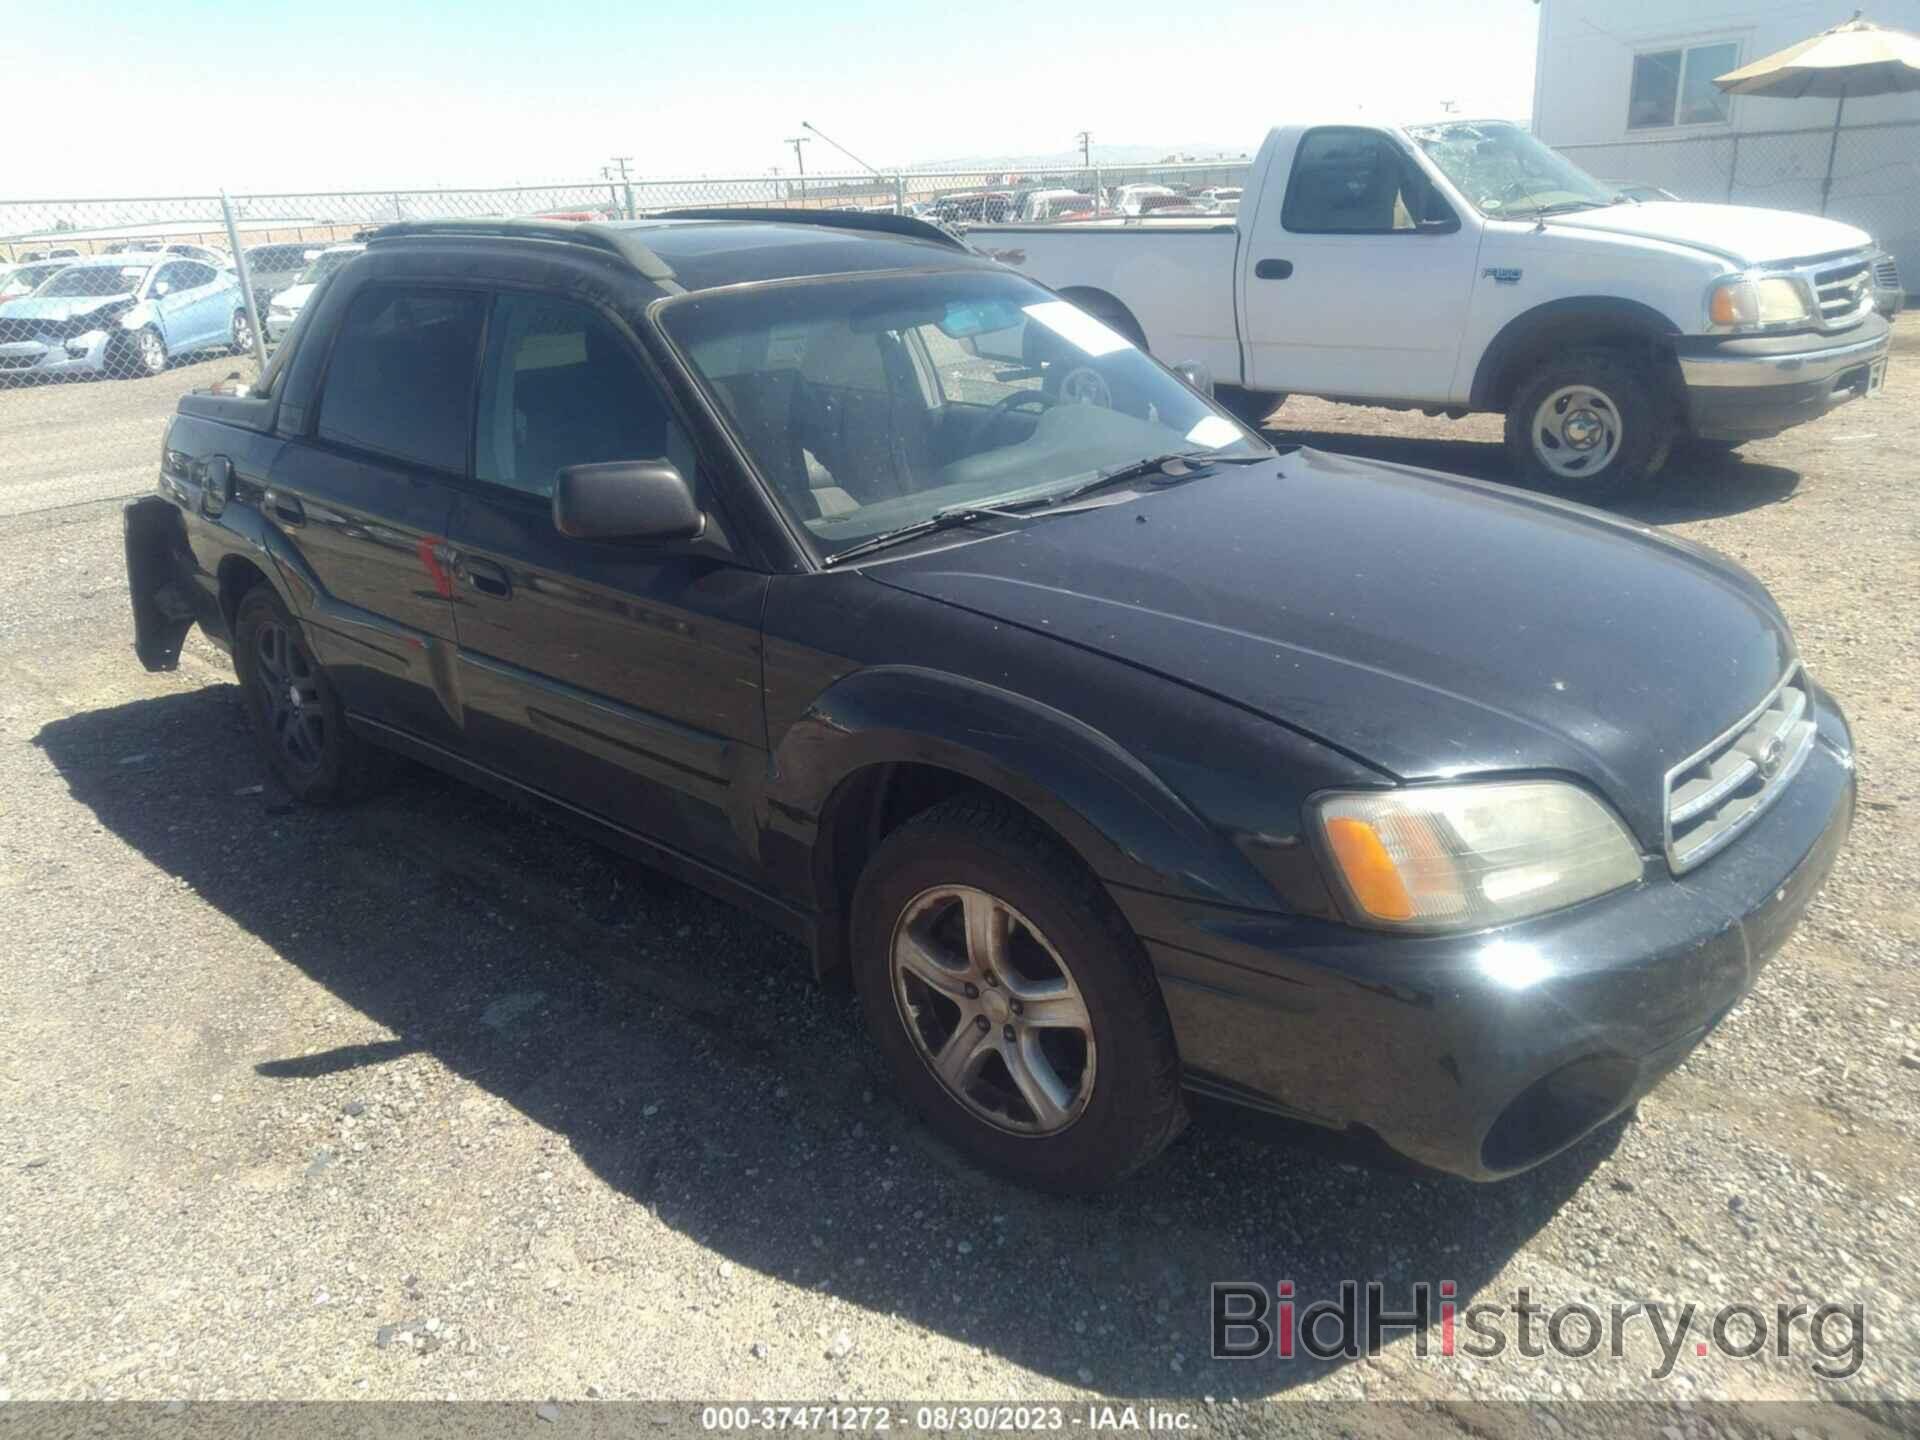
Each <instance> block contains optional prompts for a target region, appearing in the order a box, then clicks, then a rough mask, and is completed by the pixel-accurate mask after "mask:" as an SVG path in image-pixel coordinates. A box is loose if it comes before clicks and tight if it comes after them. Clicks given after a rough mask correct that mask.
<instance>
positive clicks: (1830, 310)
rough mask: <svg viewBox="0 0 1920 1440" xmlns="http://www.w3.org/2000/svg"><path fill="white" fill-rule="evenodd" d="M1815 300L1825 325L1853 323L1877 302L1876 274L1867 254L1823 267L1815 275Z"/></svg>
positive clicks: (1852, 256) (1850, 256)
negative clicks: (1874, 295)
mask: <svg viewBox="0 0 1920 1440" xmlns="http://www.w3.org/2000/svg"><path fill="white" fill-rule="evenodd" d="M1813 294H1814V299H1815V301H1816V302H1817V303H1818V305H1819V306H1820V319H1821V322H1822V323H1823V324H1827V325H1837V324H1839V323H1840V322H1842V321H1845V320H1851V319H1852V318H1853V317H1854V316H1856V315H1858V314H1859V313H1860V312H1861V311H1862V310H1865V309H1866V308H1867V306H1869V305H1871V304H1872V303H1873V274H1872V272H1871V270H1870V269H1869V268H1868V266H1867V259H1866V257H1865V256H1864V255H1849V256H1847V257H1846V258H1845V259H1844V260H1840V261H1837V262H1835V263H1833V264H1830V265H1823V266H1821V267H1820V268H1818V269H1816V270H1815V271H1814V272H1813Z"/></svg>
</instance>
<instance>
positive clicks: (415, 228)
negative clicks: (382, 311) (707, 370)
mask: <svg viewBox="0 0 1920 1440" xmlns="http://www.w3.org/2000/svg"><path fill="white" fill-rule="evenodd" d="M436 235H439V236H449V235H478V236H484V237H492V238H497V239H502V240H555V241H559V242H560V243H561V244H563V245H585V246H587V247H589V248H590V249H594V250H604V251H605V252H607V253H608V254H610V255H617V256H619V257H620V258H621V259H622V260H625V261H626V262H627V263H628V264H630V265H632V266H633V267H634V268H635V269H636V270H638V271H639V272H640V273H641V274H642V275H644V276H646V277H647V279H649V280H652V281H654V282H655V283H657V284H661V285H667V284H672V283H674V274H673V267H672V266H671V265H669V264H667V262H666V261H664V260H662V259H661V258H660V257H659V256H658V255H656V254H654V253H653V251H651V250H649V249H648V248H647V247H646V246H645V245H644V244H643V243H642V242H641V240H640V237H639V236H638V235H637V234H636V233H635V232H633V231H631V230H613V229H609V228H607V227H605V226H602V225H593V224H582V223H581V222H580V221H577V220H515V219H512V218H498V219H490V220H402V221H400V222H398V223H396V224H393V225H382V226H381V227H380V228H379V229H377V230H363V231H361V232H360V234H359V235H358V236H357V237H356V238H357V239H360V240H364V241H367V242H368V243H370V244H371V243H372V242H374V241H379V240H404V239H408V238H412V237H422V236H425V237H432V236H436Z"/></svg>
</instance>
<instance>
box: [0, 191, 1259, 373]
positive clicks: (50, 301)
mask: <svg viewBox="0 0 1920 1440" xmlns="http://www.w3.org/2000/svg"><path fill="white" fill-rule="evenodd" d="M1246 168H1247V165H1246V161H1245V160H1238V161H1222V162H1219V163H1214V164H1200V165H1195V164H1191V163H1167V164H1159V165H1125V166H1121V165H1112V166H1103V165H1097V164H1086V165H1082V166H1060V165H1020V164H1001V165H997V166H994V167H985V168H981V169H978V170H967V171H937V172H936V171H908V170H902V171H894V172H888V173H885V174H879V173H874V174H825V175H799V174H794V175H775V174H769V175H764V176H758V177H728V178H700V179H688V180H641V179H633V180H625V181H623V180H614V181H612V182H610V183H608V182H600V183H588V184H581V185H545V186H520V187H514V188H509V189H498V190H449V189H430V190H381V191H353V192H329V193H310V194H282V195H235V196H232V197H231V198H230V199H223V198H222V197H221V196H218V195H198V196H168V197H157V198H155V197H149V198H134V199H120V200H21V201H4V202H0V385H18V384H22V383H26V382H31V381H46V380H57V379H128V378H141V377H153V376H159V375H163V374H165V373H167V372H168V371H169V370H171V369H174V368H176V367H179V366H182V365H185V364H191V363H194V362H196V361H200V360H204V359H207V358H210V357H216V356H220V355H228V356H234V357H238V358H236V359H234V360H233V361H232V362H231V363H230V364H229V365H228V367H227V368H228V369H229V370H238V371H239V372H240V373H241V375H242V376H243V378H248V377H250V376H251V375H252V374H253V373H254V366H255V365H256V364H257V363H258V362H259V360H260V359H261V358H262V357H263V356H264V353H265V351H266V350H267V349H268V348H270V347H271V346H272V345H273V344H274V343H276V342H277V341H278V340H279V339H280V338H281V337H282V336H283V335H285V333H286V332H287V331H288V330H289V329H290V328H291V327H292V324H293V319H294V316H295V315H296V314H297V313H298V310H299V306H300V304H301V303H302V302H303V301H304V300H305V298H306V296H307V295H308V294H310V293H311V289H312V286H313V285H314V284H315V283H317V282H318V281H319V280H320V279H321V278H322V277H323V276H324V275H325V274H326V273H327V271H328V270H329V269H331V268H333V267H334V266H336V265H338V264H341V263H343V262H344V261H345V259H347V258H348V257H350V256H351V255H352V254H354V253H355V252H356V251H357V249H358V248H359V247H360V246H361V245H362V243H363V238H364V236H365V235H366V233H367V232H368V231H370V230H373V229H375V228H378V227H379V226H382V225H389V224H393V223H395V222H397V221H407V220H437V219H452V218H472V219H480V218H506V217H520V218H527V217H543V218H550V219H566V220H602V219H613V218H619V217H634V216H641V215H647V214H652V213H656V212H659V211H662V210H670V209H674V208H678V207H684V206H707V207H740V208H752V207H789V208H791V207H799V208H804V209H822V210H868V211H889V212H896V213H903V214H912V215H920V216H924V217H926V218H928V219H932V220H936V221H939V222H942V223H945V224H949V225H953V226H965V225H970V224H973V225H977V224H999V223H1008V222H1017V221H1021V220H1028V221H1062V220H1079V219H1095V218H1106V217H1112V216H1115V215H1126V216H1141V215H1180V214H1186V215H1198V214H1215V215H1221V216H1223V217H1224V216H1227V215H1231V214H1232V213H1233V211H1234V209H1235V207H1236V205H1237V202H1238V198H1239V187H1240V186H1241V185H1242V184H1243V183H1244V181H1245V178H1246ZM223 373H224V372H223ZM194 383H204V382H203V381H202V380H201V379H200V377H199V374H198V373H197V372H196V375H195V377H194Z"/></svg>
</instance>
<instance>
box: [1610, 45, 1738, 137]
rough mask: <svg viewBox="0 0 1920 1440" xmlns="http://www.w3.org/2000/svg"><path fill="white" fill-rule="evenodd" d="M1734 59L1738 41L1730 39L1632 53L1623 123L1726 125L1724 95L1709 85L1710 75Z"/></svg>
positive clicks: (1653, 126) (1733, 63) (1731, 65)
mask: <svg viewBox="0 0 1920 1440" xmlns="http://www.w3.org/2000/svg"><path fill="white" fill-rule="evenodd" d="M1739 64H1740V46H1739V45H1738V44H1737V43H1736V42H1734V41H1732V40H1722V41H1717V42H1715V43H1714V44H1711V45H1689V46H1686V47H1685V48H1684V49H1674V50H1651V51H1648V52H1647V53H1645V54H1643V55H1636V56H1634V57H1633V94H1632V96H1631V98H1630V99H1629V100H1628V101H1627V128H1628V129H1629V130H1659V129H1665V128H1667V127H1668V126H1673V125H1724V124H1726V123H1727V113H1728V112H1727V99H1728V97H1727V96H1726V95H1724V94H1723V93H1721V92H1720V91H1719V90H1717V89H1715V88H1714V84H1713V77H1714V76H1716V75H1724V74H1726V73H1727V72H1728V71H1729V70H1732V69H1734V68H1736V67H1737V66H1738V65H1739Z"/></svg>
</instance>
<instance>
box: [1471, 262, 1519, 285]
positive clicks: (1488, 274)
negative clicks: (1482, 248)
mask: <svg viewBox="0 0 1920 1440" xmlns="http://www.w3.org/2000/svg"><path fill="white" fill-rule="evenodd" d="M1480 275H1481V278H1482V279H1486V280H1491V281H1493V283H1494V284H1496V285H1518V284H1519V283H1520V272H1519V271H1518V270H1516V269H1512V268H1510V267H1508V266H1504V265H1489V266H1488V267H1487V268H1486V269H1484V270H1482V271H1481V272H1480Z"/></svg>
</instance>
